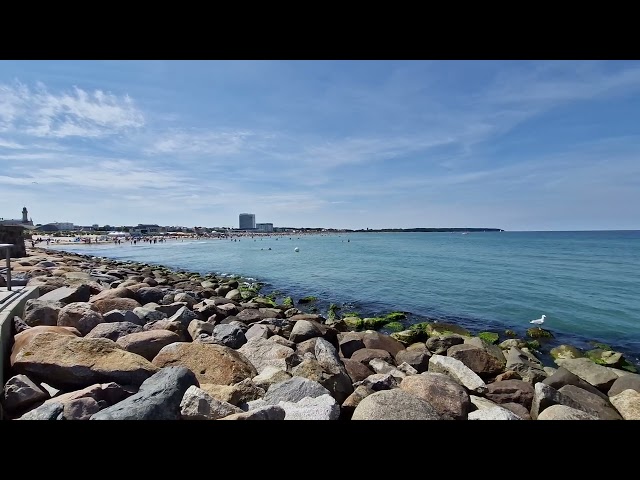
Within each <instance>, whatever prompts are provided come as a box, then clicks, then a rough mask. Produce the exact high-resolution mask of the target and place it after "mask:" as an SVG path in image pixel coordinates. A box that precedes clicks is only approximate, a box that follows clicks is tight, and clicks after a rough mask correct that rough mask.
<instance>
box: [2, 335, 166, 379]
mask: <svg viewBox="0 0 640 480" xmlns="http://www.w3.org/2000/svg"><path fill="white" fill-rule="evenodd" d="M34 328H36V327H34ZM24 333H27V332H24ZM11 366H12V367H13V368H14V369H15V371H16V372H18V373H24V374H25V375H29V376H30V375H33V376H34V377H37V378H39V379H40V380H42V381H46V382H47V383H48V384H50V385H52V386H54V387H56V388H61V389H63V390H64V389H66V388H69V387H77V388H81V387H86V386H89V385H92V384H94V383H104V382H116V383H119V384H121V385H140V384H141V383H142V382H143V381H145V380H146V379H147V378H149V377H150V376H151V375H153V374H154V373H155V372H157V371H158V367H156V366H154V365H153V364H151V363H150V362H149V361H148V360H145V359H144V358H142V357H141V356H140V355H136V354H134V353H130V352H127V351H125V350H123V349H122V348H120V347H119V346H118V345H116V343H115V342H113V341H111V340H108V339H106V338H78V337H76V336H74V335H61V334H59V333H51V332H44V333H41V334H39V335H36V336H35V337H33V338H32V339H31V341H30V342H28V343H26V344H25V345H23V346H22V348H20V351H19V352H18V353H17V355H15V357H14V359H13V361H12V365H11Z"/></svg>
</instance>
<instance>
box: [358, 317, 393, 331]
mask: <svg viewBox="0 0 640 480" xmlns="http://www.w3.org/2000/svg"><path fill="white" fill-rule="evenodd" d="M387 323H390V322H389V321H388V320H387V319H386V318H385V317H367V318H363V319H362V326H363V327H364V328H365V329H367V330H378V329H379V328H381V327H383V326H385V325H386V324H387Z"/></svg>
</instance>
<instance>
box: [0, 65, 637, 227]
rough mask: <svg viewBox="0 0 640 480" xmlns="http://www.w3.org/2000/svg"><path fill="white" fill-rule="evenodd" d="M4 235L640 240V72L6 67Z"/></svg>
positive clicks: (1, 172) (0, 85)
mask: <svg viewBox="0 0 640 480" xmlns="http://www.w3.org/2000/svg"><path fill="white" fill-rule="evenodd" d="M0 198H1V199H2V201H1V202H0V217H1V218H5V219H13V218H21V211H22V208H23V207H24V206H26V207H27V209H28V211H29V216H30V217H31V218H32V219H33V222H34V223H35V224H38V223H40V224H45V223H50V222H72V223H74V224H76V225H92V224H96V223H97V224H98V225H112V226H121V225H137V224H139V223H156V224H159V225H165V226H186V227H194V226H199V227H234V228H237V227H238V215H239V214H240V213H245V212H246V213H253V214H255V217H256V222H257V223H273V224H274V226H276V227H323V228H347V229H360V228H372V229H377V228H413V227H438V228H464V227H475V228H481V227H487V228H502V229H505V230H509V231H514V230H618V229H619V230H626V229H640V208H639V207H638V206H639V205H640V62H639V61H610V60H607V61H561V60H553V61H532V60H527V61H518V60H509V61H506V60H505V61H494V60H491V61H489V60H474V61H464V60H456V61H453V60H434V61H428V60H366V61H365V60H336V61H333V60H309V61H303V60H242V61H240V60H238V61H235V60H216V61H214V60H193V61H182V60H169V61H159V60H149V61H138V60H125V61H113V60H110V61H106V60H102V61H88V60H74V61H56V60H40V61H8V60H2V61H0Z"/></svg>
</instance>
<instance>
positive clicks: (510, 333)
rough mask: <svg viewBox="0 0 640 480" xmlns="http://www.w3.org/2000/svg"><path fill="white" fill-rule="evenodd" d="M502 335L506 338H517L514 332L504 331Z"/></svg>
mask: <svg viewBox="0 0 640 480" xmlns="http://www.w3.org/2000/svg"><path fill="white" fill-rule="evenodd" d="M504 334H505V335H506V336H507V337H517V336H518V334H517V333H516V332H514V331H513V330H505V331H504Z"/></svg>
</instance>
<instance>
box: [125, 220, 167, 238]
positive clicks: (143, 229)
mask: <svg viewBox="0 0 640 480" xmlns="http://www.w3.org/2000/svg"><path fill="white" fill-rule="evenodd" d="M166 231H167V230H166V228H164V227H161V226H160V225H157V224H155V223H153V224H148V223H139V224H138V226H137V227H132V228H131V233H134V234H139V235H153V234H157V233H164V232H166Z"/></svg>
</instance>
